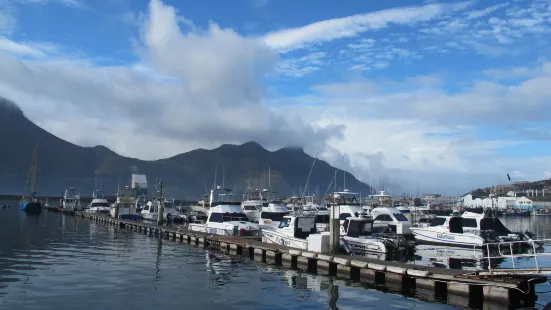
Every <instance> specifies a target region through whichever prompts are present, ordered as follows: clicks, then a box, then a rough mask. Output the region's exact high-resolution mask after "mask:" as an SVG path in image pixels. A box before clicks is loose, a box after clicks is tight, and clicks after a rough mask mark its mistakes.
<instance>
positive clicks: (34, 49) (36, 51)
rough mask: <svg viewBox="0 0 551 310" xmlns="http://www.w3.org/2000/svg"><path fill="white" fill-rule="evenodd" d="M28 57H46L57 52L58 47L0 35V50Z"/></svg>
mask: <svg viewBox="0 0 551 310" xmlns="http://www.w3.org/2000/svg"><path fill="white" fill-rule="evenodd" d="M2 50H3V51H7V52H10V53H12V54H16V55H20V56H28V57H33V58H37V57H46V56H48V55H51V54H53V53H55V52H57V47H56V46H55V45H53V44H51V43H45V42H14V41H12V40H9V39H8V38H5V37H1V36H0V51H2Z"/></svg>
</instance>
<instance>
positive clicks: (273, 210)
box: [258, 200, 289, 229]
mask: <svg viewBox="0 0 551 310" xmlns="http://www.w3.org/2000/svg"><path fill="white" fill-rule="evenodd" d="M287 214H289V210H287V207H286V206H285V204H283V202H281V201H279V200H274V201H271V202H269V203H268V205H267V206H264V207H262V212H260V220H259V221H258V225H259V226H260V228H261V229H272V228H273V229H276V228H278V227H279V223H280V222H281V219H282V218H283V217H284V216H285V215H287Z"/></svg>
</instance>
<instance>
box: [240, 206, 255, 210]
mask: <svg viewBox="0 0 551 310" xmlns="http://www.w3.org/2000/svg"><path fill="white" fill-rule="evenodd" d="M243 209H245V210H247V211H254V210H256V206H250V205H249V206H247V205H246V206H244V207H243Z"/></svg>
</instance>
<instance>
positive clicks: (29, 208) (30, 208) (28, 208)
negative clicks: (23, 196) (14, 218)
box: [19, 202, 42, 213]
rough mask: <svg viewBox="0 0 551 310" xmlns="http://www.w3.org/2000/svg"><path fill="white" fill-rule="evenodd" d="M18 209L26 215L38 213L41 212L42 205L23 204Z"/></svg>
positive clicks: (35, 203)
mask: <svg viewBox="0 0 551 310" xmlns="http://www.w3.org/2000/svg"><path fill="white" fill-rule="evenodd" d="M19 208H20V209H21V210H22V211H25V212H27V213H40V212H41V211H42V204H41V203H40V202H23V203H21V205H20V206H19Z"/></svg>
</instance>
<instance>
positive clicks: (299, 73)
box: [276, 52, 327, 78]
mask: <svg viewBox="0 0 551 310" xmlns="http://www.w3.org/2000/svg"><path fill="white" fill-rule="evenodd" d="M326 56H327V54H326V53H323V52H315V53H310V54H307V55H305V56H302V57H297V58H288V59H284V60H282V61H280V62H279V63H278V64H277V68H276V74H277V75H280V76H287V77H295V78H298V77H304V76H307V75H310V74H312V73H314V72H316V71H319V70H321V67H322V65H323V64H324V58H325V57H326Z"/></svg>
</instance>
